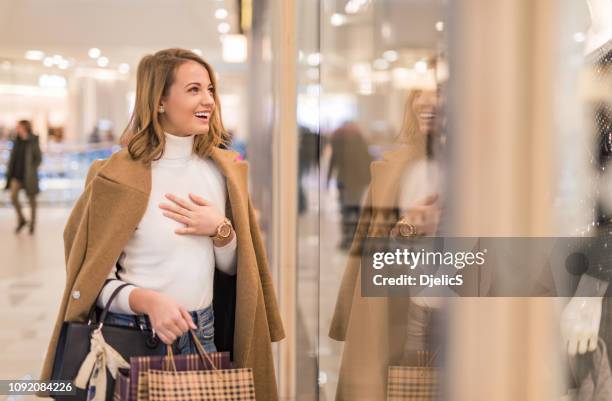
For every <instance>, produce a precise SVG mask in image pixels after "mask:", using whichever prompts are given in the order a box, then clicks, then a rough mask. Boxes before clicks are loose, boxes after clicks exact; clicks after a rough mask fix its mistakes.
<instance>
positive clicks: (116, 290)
mask: <svg viewBox="0 0 612 401" xmlns="http://www.w3.org/2000/svg"><path fill="white" fill-rule="evenodd" d="M128 285H130V284H129V283H123V284H121V285H120V286H119V287H117V288H115V291H113V293H112V294H111V296H110V297H109V298H108V301H106V305H104V309H102V314H101V315H100V323H99V326H98V328H102V325H103V324H104V321H105V320H106V315H107V314H108V310H109V309H110V306H111V302H113V300H114V299H115V297H116V296H117V295H119V291H121V290H122V289H124V288H125V287H127V286H128Z"/></svg>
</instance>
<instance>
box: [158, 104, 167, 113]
mask: <svg viewBox="0 0 612 401" xmlns="http://www.w3.org/2000/svg"><path fill="white" fill-rule="evenodd" d="M158 111H159V112H160V113H163V112H164V111H166V110H165V109H164V106H159V109H158Z"/></svg>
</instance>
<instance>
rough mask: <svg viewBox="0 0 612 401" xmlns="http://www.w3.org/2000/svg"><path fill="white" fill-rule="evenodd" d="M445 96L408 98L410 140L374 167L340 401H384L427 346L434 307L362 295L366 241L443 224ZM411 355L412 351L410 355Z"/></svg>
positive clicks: (344, 336) (357, 251)
mask: <svg viewBox="0 0 612 401" xmlns="http://www.w3.org/2000/svg"><path fill="white" fill-rule="evenodd" d="M437 102H438V100H437V93H436V92H435V91H433V90H415V91H413V92H411V93H410V94H409V95H408V99H407V102H406V108H405V111H404V113H405V116H404V121H403V124H402V130H401V136H400V138H401V141H402V142H403V143H402V145H401V146H399V147H398V149H397V150H394V151H391V152H388V153H385V154H384V155H383V160H381V161H376V162H374V163H372V182H371V185H370V188H369V191H368V199H367V201H366V202H367V204H366V207H365V208H364V211H363V213H362V215H361V218H360V221H359V225H358V228H357V233H356V237H355V240H354V241H353V245H352V248H351V252H350V254H351V255H352V256H350V258H349V262H348V265H347V267H346V271H345V273H344V277H343V280H342V284H341V288H340V292H339V295H338V300H337V304H336V309H335V313H334V317H333V320H332V325H331V329H330V336H331V337H332V338H334V339H336V340H339V341H345V347H344V353H343V357H342V365H341V369H340V377H339V383H338V391H337V394H336V399H337V400H342V401H344V400H361V399H368V400H383V399H385V393H386V387H385V386H386V380H387V370H388V367H389V366H390V365H394V364H395V365H398V364H405V363H408V364H410V363H411V362H412V361H411V360H408V361H406V357H408V358H410V357H411V356H412V355H410V352H411V351H419V350H424V349H426V348H427V344H426V342H427V341H426V340H427V335H426V329H427V328H428V327H429V320H428V319H429V315H430V314H429V312H428V309H429V307H428V306H427V305H425V304H422V305H417V304H416V303H415V302H413V301H412V300H410V299H409V298H383V297H381V298H366V297H362V296H361V288H360V285H361V284H360V282H361V279H360V274H361V273H360V255H361V246H362V244H363V240H364V239H365V238H366V237H383V238H384V237H387V238H388V237H396V236H400V237H401V236H406V237H411V236H415V235H428V236H429V235H434V234H435V233H436V232H437V231H438V223H439V219H440V210H441V207H440V203H441V194H440V184H441V182H440V181H441V177H440V170H439V168H438V165H437V164H436V162H435V160H434V158H433V155H434V153H435V150H436V147H437V143H438V141H437V138H438V136H437V135H436V130H435V128H436V125H437V122H436V121H437V118H436V117H437V112H438V107H437ZM406 351H409V352H406Z"/></svg>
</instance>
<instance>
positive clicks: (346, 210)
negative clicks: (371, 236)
mask: <svg viewBox="0 0 612 401" xmlns="http://www.w3.org/2000/svg"><path fill="white" fill-rule="evenodd" d="M330 145H331V160H330V163H329V171H328V174H327V183H328V185H329V182H330V181H331V179H332V176H333V175H334V174H336V186H337V187H338V192H339V196H340V197H339V201H340V214H341V216H342V220H341V226H342V239H341V241H340V244H339V247H340V248H341V249H348V248H349V247H350V245H351V242H352V241H353V236H354V234H355V229H356V227H357V221H358V220H359V214H360V211H361V202H362V200H363V199H362V198H363V194H364V192H365V189H366V188H367V186H368V184H369V183H370V163H371V162H372V156H371V155H370V152H369V150H368V144H367V143H366V141H365V139H364V138H363V134H362V133H361V130H360V129H359V126H358V125H357V124H355V123H354V122H350V121H349V122H346V123H344V124H342V125H341V126H340V127H339V128H338V129H336V131H334V133H333V134H332V137H331V140H330Z"/></svg>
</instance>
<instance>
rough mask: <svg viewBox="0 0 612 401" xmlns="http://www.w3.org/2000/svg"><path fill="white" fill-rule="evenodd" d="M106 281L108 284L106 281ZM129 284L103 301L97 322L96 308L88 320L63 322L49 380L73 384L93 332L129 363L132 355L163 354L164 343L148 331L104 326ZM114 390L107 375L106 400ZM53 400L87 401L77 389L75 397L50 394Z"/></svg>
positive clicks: (80, 390) (113, 381)
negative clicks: (97, 331) (97, 330)
mask: <svg viewBox="0 0 612 401" xmlns="http://www.w3.org/2000/svg"><path fill="white" fill-rule="evenodd" d="M107 282H108V281H107ZM127 285H128V284H123V285H121V286H119V287H117V288H116V289H115V291H113V293H112V294H111V296H110V298H109V299H108V301H107V302H106V305H105V306H104V309H102V311H101V313H100V317H99V319H96V315H97V314H96V305H95V302H94V305H93V306H92V308H91V310H90V312H89V321H88V322H87V323H83V322H64V323H63V325H62V329H61V332H60V336H59V340H58V342H57V348H56V351H55V359H54V362H53V371H52V374H51V379H52V380H70V381H73V380H74V379H75V378H76V376H77V373H78V372H79V369H80V367H81V364H82V363H83V361H84V360H85V357H86V356H87V354H88V353H89V351H90V338H91V334H92V333H93V331H94V330H96V329H98V328H101V331H102V335H103V336H104V339H105V341H106V342H107V343H108V344H109V345H110V346H111V347H113V348H114V349H115V350H117V352H119V354H121V356H122V357H123V358H124V359H125V360H126V361H129V360H130V357H133V356H155V355H164V354H165V351H166V347H165V344H164V343H163V342H162V341H160V340H159V339H158V338H157V337H155V335H154V334H153V332H152V331H151V330H144V329H142V328H131V327H124V326H113V325H106V324H104V320H105V319H106V315H107V313H108V310H109V308H110V305H111V302H112V301H113V299H114V298H115V297H116V296H117V294H118V293H119V291H121V290H122V289H123V288H124V287H125V286H127ZM114 388H115V380H114V379H113V377H112V376H111V375H110V374H109V373H108V372H107V379H106V400H112V398H113V391H114ZM50 396H51V397H52V398H55V399H56V400H72V401H75V400H86V399H87V390H86V389H85V390H83V389H79V388H76V396H75V395H71V396H66V395H59V394H58V395H54V394H50Z"/></svg>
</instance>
